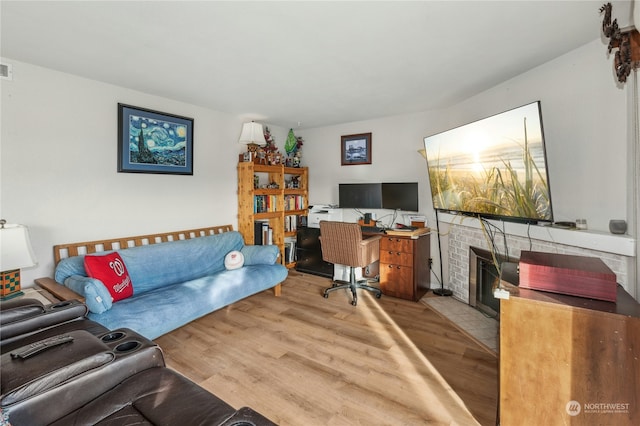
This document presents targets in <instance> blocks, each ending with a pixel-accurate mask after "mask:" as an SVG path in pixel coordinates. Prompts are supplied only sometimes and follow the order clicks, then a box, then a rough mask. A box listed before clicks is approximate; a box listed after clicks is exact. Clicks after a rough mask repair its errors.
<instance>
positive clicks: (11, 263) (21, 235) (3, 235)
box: [0, 219, 37, 300]
mask: <svg viewBox="0 0 640 426" xmlns="http://www.w3.org/2000/svg"><path fill="white" fill-rule="evenodd" d="M36 263H37V262H36V258H35V256H34V254H33V249H32V248H31V242H30V241H29V230H28V229H27V227H26V226H24V225H16V224H7V221H6V220H4V219H0V299H2V300H6V299H11V298H13V297H16V296H20V295H22V294H23V292H22V291H21V290H20V268H28V267H30V266H35V265H36Z"/></svg>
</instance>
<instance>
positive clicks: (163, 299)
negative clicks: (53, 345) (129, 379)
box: [36, 231, 288, 339]
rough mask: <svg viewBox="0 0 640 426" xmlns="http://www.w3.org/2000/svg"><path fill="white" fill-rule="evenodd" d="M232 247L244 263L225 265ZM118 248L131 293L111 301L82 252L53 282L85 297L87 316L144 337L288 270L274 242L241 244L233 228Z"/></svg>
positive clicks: (271, 282) (262, 286)
mask: <svg viewBox="0 0 640 426" xmlns="http://www.w3.org/2000/svg"><path fill="white" fill-rule="evenodd" d="M233 250H239V251H240V252H241V253H242V254H243V255H244V266H243V267H241V268H239V269H234V270H227V269H226V268H225V265H224V258H225V256H226V254H227V253H229V252H231V251H233ZM117 252H118V253H119V254H120V257H121V258H122V260H123V261H124V263H125V265H126V267H127V270H128V272H129V276H130V277H131V282H132V285H133V296H132V297H129V298H126V299H123V300H120V301H118V302H112V298H111V297H110V294H109V292H108V291H107V289H106V287H105V286H104V285H102V283H101V282H100V281H98V280H96V279H94V278H90V277H88V276H87V274H86V272H85V268H84V256H83V255H79V256H71V257H68V258H66V259H62V260H61V261H60V262H59V263H58V264H57V266H56V269H55V276H54V278H55V281H57V282H58V283H60V284H63V285H64V286H66V287H68V288H70V289H71V290H73V291H74V292H76V293H78V294H80V295H82V296H83V297H84V298H85V303H86V304H87V306H88V307H89V311H90V312H89V314H88V317H89V318H90V319H92V320H94V321H96V322H98V323H100V324H102V325H104V326H105V327H107V328H109V329H112V330H113V329H118V328H130V329H133V330H135V331H136V332H138V333H139V334H141V335H143V336H144V337H146V338H148V339H155V338H156V337H158V336H161V335H163V334H165V333H167V332H169V331H171V330H174V329H176V328H178V327H181V326H182V325H185V324H187V323H189V322H190V321H193V320H194V319H196V318H199V317H201V316H203V315H206V314H208V313H210V312H213V311H215V310H217V309H220V308H222V307H224V306H227V305H229V304H231V303H234V302H236V301H238V300H240V299H243V298H245V297H247V296H250V295H253V294H255V293H258V292H261V291H263V290H266V289H269V288H271V287H274V286H276V285H278V284H280V283H281V282H282V281H284V280H285V279H286V277H287V274H288V272H287V268H285V267H284V266H282V265H280V264H279V263H276V262H277V258H278V254H279V250H278V248H277V246H251V245H245V244H244V240H243V238H242V235H241V234H240V233H239V232H237V231H230V232H224V233H222V234H217V235H209V236H204V237H199V238H194V239H188V240H180V241H170V242H164V243H160V244H153V245H144V246H139V247H131V248H126V249H122V250H117ZM106 253H108V251H105V252H104V253H103V254H106ZM36 282H37V281H36Z"/></svg>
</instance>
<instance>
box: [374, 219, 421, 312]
mask: <svg viewBox="0 0 640 426" xmlns="http://www.w3.org/2000/svg"><path fill="white" fill-rule="evenodd" d="M391 232H392V231H387V235H384V236H383V237H382V239H381V240H380V289H381V290H382V293H383V294H385V295H387V296H392V297H398V298H400V299H407V300H413V301H414V302H417V301H418V300H420V298H421V297H422V296H424V295H425V293H426V292H427V291H428V290H429V283H430V275H431V270H430V267H429V259H430V257H431V254H430V253H431V239H430V236H429V229H428V228H422V230H418V231H417V232H411V233H407V232H398V233H391Z"/></svg>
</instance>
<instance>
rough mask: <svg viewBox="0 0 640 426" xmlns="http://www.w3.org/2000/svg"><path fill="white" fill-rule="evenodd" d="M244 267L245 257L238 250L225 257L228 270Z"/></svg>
mask: <svg viewBox="0 0 640 426" xmlns="http://www.w3.org/2000/svg"><path fill="white" fill-rule="evenodd" d="M242 265H244V255H243V254H242V253H240V252H239V251H238V250H234V251H230V252H229V253H227V255H226V256H225V257H224V267H225V268H227V269H228V270H232V269H238V268H242Z"/></svg>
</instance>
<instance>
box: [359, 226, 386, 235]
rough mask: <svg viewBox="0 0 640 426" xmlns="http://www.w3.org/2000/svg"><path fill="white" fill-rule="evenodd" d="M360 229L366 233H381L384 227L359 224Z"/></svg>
mask: <svg viewBox="0 0 640 426" xmlns="http://www.w3.org/2000/svg"><path fill="white" fill-rule="evenodd" d="M360 230H361V231H362V232H364V233H367V234H381V233H382V232H384V228H379V227H377V226H361V227H360Z"/></svg>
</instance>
